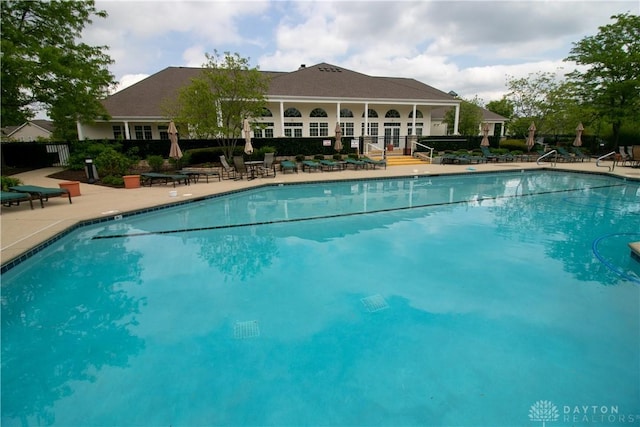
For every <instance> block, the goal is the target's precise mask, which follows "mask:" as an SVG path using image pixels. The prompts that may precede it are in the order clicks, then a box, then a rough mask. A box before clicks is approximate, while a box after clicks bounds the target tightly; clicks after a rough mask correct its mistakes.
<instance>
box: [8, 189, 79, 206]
mask: <svg viewBox="0 0 640 427" xmlns="http://www.w3.org/2000/svg"><path fill="white" fill-rule="evenodd" d="M9 190H10V191H3V192H2V195H1V196H0V200H1V202H2V204H3V205H4V206H11V205H14V204H15V205H19V204H20V202H29V205H30V206H31V209H33V201H34V200H40V206H41V207H43V208H44V202H46V201H48V200H49V197H63V196H66V197H68V198H69V203H72V201H71V193H70V192H69V190H67V189H66V188H49V187H39V186H37V185H15V186H13V187H9Z"/></svg>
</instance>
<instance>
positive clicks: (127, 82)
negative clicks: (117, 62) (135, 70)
mask: <svg viewBox="0 0 640 427" xmlns="http://www.w3.org/2000/svg"><path fill="white" fill-rule="evenodd" d="M147 77H149V75H148V74H125V75H124V76H122V78H120V80H119V81H118V84H117V85H116V88H115V90H114V91H113V92H114V93H115V92H118V91H121V90H122V89H125V88H128V87H129V86H133V85H134V84H136V83H138V82H139V81H141V80H144V79H146V78H147Z"/></svg>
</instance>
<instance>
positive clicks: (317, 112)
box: [309, 108, 329, 117]
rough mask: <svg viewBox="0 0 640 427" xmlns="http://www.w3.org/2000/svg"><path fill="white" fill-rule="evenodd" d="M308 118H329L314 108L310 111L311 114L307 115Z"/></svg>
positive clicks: (319, 109) (320, 110)
mask: <svg viewBox="0 0 640 427" xmlns="http://www.w3.org/2000/svg"><path fill="white" fill-rule="evenodd" d="M309 117H329V116H327V112H326V111H324V110H323V109H322V108H314V109H313V110H311V113H309Z"/></svg>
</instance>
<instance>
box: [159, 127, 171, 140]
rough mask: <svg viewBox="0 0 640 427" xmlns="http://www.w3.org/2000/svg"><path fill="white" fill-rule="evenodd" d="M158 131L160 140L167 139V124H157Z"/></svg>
mask: <svg viewBox="0 0 640 427" xmlns="http://www.w3.org/2000/svg"><path fill="white" fill-rule="evenodd" d="M158 132H160V139H162V140H167V139H169V127H168V126H158Z"/></svg>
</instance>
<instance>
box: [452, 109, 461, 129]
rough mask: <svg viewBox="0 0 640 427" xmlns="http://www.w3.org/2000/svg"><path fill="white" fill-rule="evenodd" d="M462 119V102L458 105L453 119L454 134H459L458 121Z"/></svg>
mask: <svg viewBox="0 0 640 427" xmlns="http://www.w3.org/2000/svg"><path fill="white" fill-rule="evenodd" d="M459 121H460V104H457V105H456V117H455V119H454V120H453V134H454V135H458V122H459Z"/></svg>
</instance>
